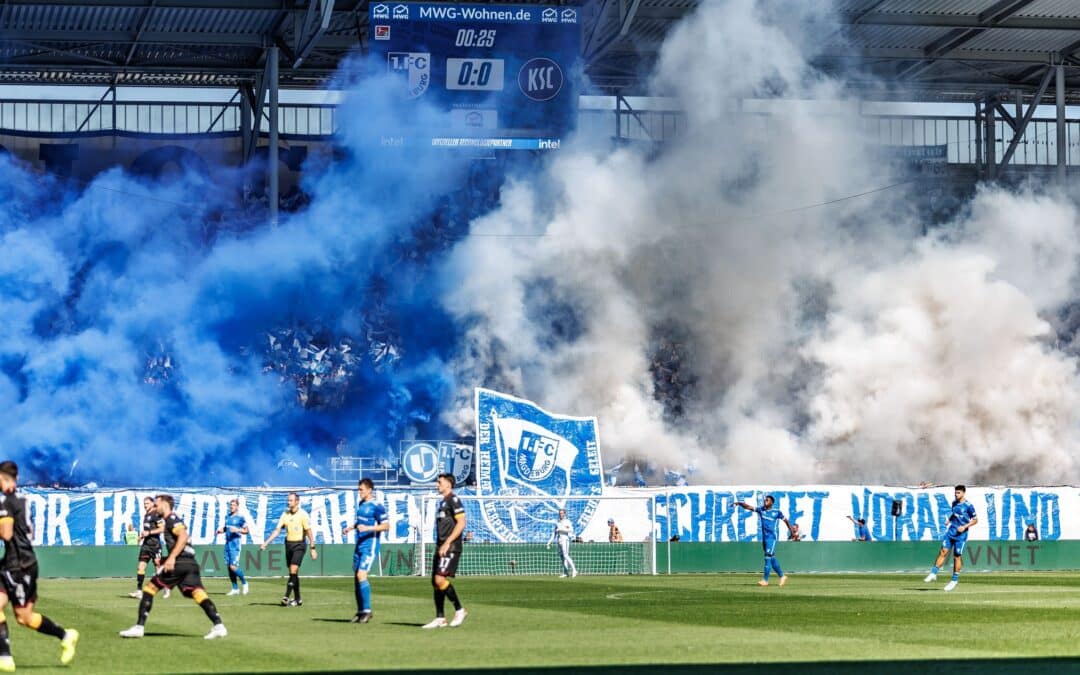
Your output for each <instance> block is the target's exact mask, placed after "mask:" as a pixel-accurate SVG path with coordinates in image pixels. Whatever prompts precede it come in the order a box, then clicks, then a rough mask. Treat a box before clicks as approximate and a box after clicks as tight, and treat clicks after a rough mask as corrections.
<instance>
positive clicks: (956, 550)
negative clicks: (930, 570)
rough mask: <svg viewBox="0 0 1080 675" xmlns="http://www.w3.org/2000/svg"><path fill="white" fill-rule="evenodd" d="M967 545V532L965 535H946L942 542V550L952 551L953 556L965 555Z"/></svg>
mask: <svg viewBox="0 0 1080 675" xmlns="http://www.w3.org/2000/svg"><path fill="white" fill-rule="evenodd" d="M965 544H967V532H964V533H963V534H948V533H946V534H945V538H944V539H942V540H941V548H944V549H948V550H950V551H952V553H953V555H964V545H965Z"/></svg>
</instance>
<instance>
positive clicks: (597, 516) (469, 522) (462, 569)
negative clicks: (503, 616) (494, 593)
mask: <svg viewBox="0 0 1080 675" xmlns="http://www.w3.org/2000/svg"><path fill="white" fill-rule="evenodd" d="M459 497H460V499H461V502H462V505H463V506H464V507H465V517H466V527H465V534H464V538H465V541H464V550H463V553H462V556H461V559H460V561H459V563H458V569H457V573H458V574H459V575H514V574H526V575H544V574H550V575H560V574H566V573H571V574H572V573H573V572H575V571H576V573H577V574H579V575H581V574H655V573H656V563H655V560H656V541H655V535H654V533H655V532H656V531H657V529H656V516H655V514H656V509H655V502H654V499H653V496H652V495H628V496H624V495H620V496H603V497H600V496H596V497H566V498H561V499H559V498H552V497H545V498H538V497H478V496H465V495H459ZM441 503H442V499H441V498H440V497H439V496H438V495H434V496H432V497H430V498H427V497H426V498H424V499H423V500H422V507H421V508H422V512H423V521H422V522H423V523H424V528H423V534H422V535H421V536H420V537H419V541H418V543H417V545H416V546H417V551H416V553H417V555H416V557H415V558H414V559H415V560H416V561H417V562H416V568H417V569H416V573H417V574H418V575H421V576H426V575H429V574H431V569H432V559H433V556H434V555H435V537H434V531H435V519H436V515H437V514H436V512H437V510H438V508H439V506H440V504H441ZM560 510H564V511H565V512H566V518H567V519H568V520H569V521H570V536H569V545H568V554H569V558H570V563H564V560H563V555H562V551H561V548H562V547H561V546H560V542H559V537H557V536H556V533H555V529H556V524H557V523H558V522H559V511H560ZM609 521H610V522H611V523H612V524H613V525H614V527H615V528H616V530H617V531H618V533H619V535H620V537H621V539H622V540H621V541H610V539H611V538H612V536H611V534H612V528H611V526H609V525H608V523H609Z"/></svg>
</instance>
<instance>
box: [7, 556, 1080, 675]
mask: <svg viewBox="0 0 1080 675" xmlns="http://www.w3.org/2000/svg"><path fill="white" fill-rule="evenodd" d="M757 579H758V576H757V575H751V574H745V575H709V576H690V575H687V576H657V577H649V576H629V577H578V578H577V579H570V580H568V579H556V578H551V577H515V578H505V577H504V578H493V577H465V578H460V579H458V580H457V582H456V584H455V585H456V587H457V588H458V592H459V594H460V595H461V598H462V601H463V602H464V604H465V606H466V607H467V608H468V610H469V618H468V620H467V621H466V623H465V625H464V626H461V627H458V628H442V629H437V630H421V629H420V626H421V625H422V624H423V623H425V622H427V621H429V620H430V619H431V617H432V616H433V615H434V610H433V605H432V599H431V587H430V585H429V584H428V581H427V580H426V579H420V578H415V577H413V578H376V579H374V580H373V584H372V586H373V600H374V605H375V618H374V620H373V622H372V623H370V624H366V625H359V624H352V623H349V618H350V617H351V616H352V615H353V614H354V613H355V605H354V600H353V591H352V582H351V580H350V579H348V578H318V579H315V578H312V579H303V581H302V591H303V596H304V605H303V607H296V608H286V607H281V606H279V605H278V601H279V599H280V597H281V594H282V590H283V588H284V581H283V580H281V579H253V580H252V581H251V594H250V595H247V596H235V597H226V596H225V595H224V593H225V592H226V591H227V590H228V588H229V586H228V582H227V581H224V580H220V579H211V580H208V581H207V584H208V590H209V591H210V593H211V597H212V598H213V600H214V602H215V603H216V604H217V606H218V609H219V611H220V612H221V615H222V617H223V619H224V621H225V625H226V626H227V627H228V629H229V636H228V637H227V638H225V639H223V640H215V641H206V640H203V638H202V636H203V635H204V634H205V633H206V632H207V630H208V629H209V627H210V623H209V621H207V619H206V617H205V615H204V614H203V613H202V611H201V610H200V609H199V608H198V607H196V606H195V604H194V603H193V602H192V601H191V600H188V599H186V598H183V597H181V596H180V595H179V593H178V592H176V591H174V593H173V596H172V597H171V598H169V599H167V600H165V599H162V598H161V597H160V596H158V599H157V600H156V601H155V603H154V609H153V612H152V613H151V615H150V620H149V622H148V623H147V631H146V637H144V638H142V639H141V640H125V639H122V638H120V637H118V636H117V632H118V631H120V630H121V629H124V628H127V627H128V626H130V625H132V624H133V623H134V621H135V613H136V606H137V604H138V601H137V600H134V599H132V598H129V597H127V595H126V594H127V593H128V592H130V591H131V590H132V589H133V587H134V581H133V580H126V579H125V580H119V579H102V580H59V579H43V580H42V581H41V583H40V586H39V602H38V607H39V609H40V610H41V611H43V612H44V613H45V614H47V615H49V616H50V617H52V618H54V619H55V620H56V621H57V622H58V623H60V624H63V625H64V626H65V627H73V628H78V629H79V631H80V632H81V634H82V639H81V641H80V643H79V651H78V654H77V656H76V658H75V662H74V663H73V664H72V666H71V668H62V667H59V665H58V663H59V662H58V656H59V651H60V647H59V643H58V642H57V641H55V640H53V639H51V638H46V637H43V636H40V635H36V634H34V633H32V632H30V631H28V630H26V629H24V628H22V627H19V626H16V625H15V624H14V621H13V618H12V617H11V615H10V611H9V612H8V621H9V625H10V626H11V637H12V652H13V655H14V657H15V660H16V664H17V666H18V670H19V671H30V672H35V673H46V672H63V671H67V672H72V671H78V672H95V673H145V672H161V673H193V672H281V673H304V672H355V671H360V670H396V671H404V672H414V673H416V672H439V673H445V672H446V671H448V670H473V671H476V670H487V671H491V672H498V673H503V674H505V675H519V674H520V673H527V672H544V673H558V672H585V673H602V672H619V673H635V674H636V673H650V674H651V675H660V674H663V673H672V672H685V673H720V674H729V673H757V674H760V673H763V672H770V673H771V672H775V673H791V674H793V675H795V674H797V675H807V674H808V673H837V672H841V673H864V672H865V673H905V674H906V675H911V674H912V673H917V672H924V671H929V670H931V669H933V670H940V671H941V672H948V673H957V672H960V673H968V672H970V673H982V674H990V673H1021V672H1023V673H1033V672H1047V673H1060V672H1080V659H1077V657H1078V656H1080V575H1077V574H1062V573H1041V574H1023V575H1021V574H969V575H966V576H964V577H962V579H961V583H960V586H959V588H957V590H955V591H953V592H951V593H944V592H942V590H941V589H942V587H943V586H944V582H945V581H947V580H948V575H946V574H942V579H941V581H938V582H936V583H934V584H924V583H922V578H921V577H920V576H919V575H903V576H900V575H804V576H798V575H792V577H791V580H790V583H788V585H787V586H785V587H783V588H780V587H778V586H776V583H775V578H774V580H773V585H772V586H769V587H767V588H761V587H758V586H757V585H756V581H757ZM447 608H448V610H449V611H448V614H451V613H452V611H453V608H452V606H450V604H449V603H447ZM755 664H756V665H755ZM761 664H768V665H767V666H765V667H763V666H762V665H761Z"/></svg>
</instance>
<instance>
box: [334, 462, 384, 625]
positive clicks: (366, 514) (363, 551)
mask: <svg viewBox="0 0 1080 675" xmlns="http://www.w3.org/2000/svg"><path fill="white" fill-rule="evenodd" d="M357 490H358V493H359V500H358V501H357V503H356V522H355V523H353V524H352V525H350V526H348V527H346V528H345V529H344V530H342V534H343V535H348V534H349V532H350V531H352V530H356V549H355V550H354V551H353V571H354V572H356V578H355V579H354V580H353V591H354V592H355V593H356V616H354V617H353V618H352V622H353V623H367V622H369V621H371V617H372V616H374V612H372V611H371V584H370V583H369V582H368V572H370V571H371V568H372V566H373V565H374V564H375V561H376V560H378V559H379V534H380V533H381V532H386V531H387V530H389V529H390V520H389V519H388V517H387V515H386V507H384V506H383V505H382V504H380V503H378V502H376V501H375V484H374V483H373V482H372V481H371V479H370V478H361V479H360V483H359V485H358V486H357Z"/></svg>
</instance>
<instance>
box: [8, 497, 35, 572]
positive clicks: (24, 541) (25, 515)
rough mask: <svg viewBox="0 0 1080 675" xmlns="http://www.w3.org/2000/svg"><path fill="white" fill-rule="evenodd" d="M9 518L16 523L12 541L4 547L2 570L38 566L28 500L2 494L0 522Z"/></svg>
mask: <svg viewBox="0 0 1080 675" xmlns="http://www.w3.org/2000/svg"><path fill="white" fill-rule="evenodd" d="M9 518H10V519H11V520H12V521H14V522H13V527H12V529H11V539H10V540H9V541H7V542H6V546H5V547H4V559H3V560H0V569H3V570H7V571H13V570H25V569H27V568H29V567H33V566H34V565H36V564H37V556H36V555H34V545H33V544H32V543H31V538H32V536H33V528H32V527H31V525H30V510H29V509H27V508H26V500H25V499H24V498H22V497H21V496H19V495H17V494H7V493H6V492H0V520H5V519H9Z"/></svg>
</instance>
